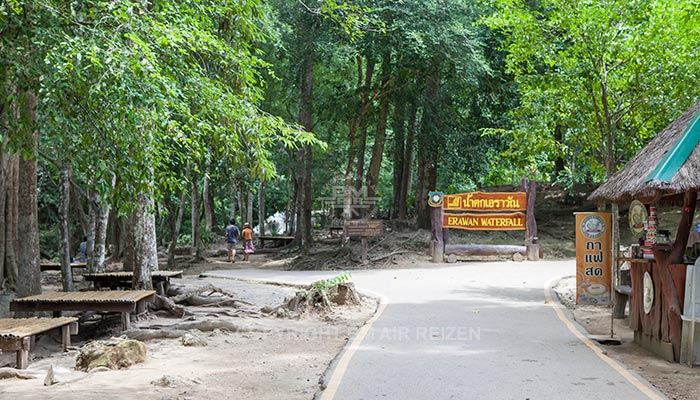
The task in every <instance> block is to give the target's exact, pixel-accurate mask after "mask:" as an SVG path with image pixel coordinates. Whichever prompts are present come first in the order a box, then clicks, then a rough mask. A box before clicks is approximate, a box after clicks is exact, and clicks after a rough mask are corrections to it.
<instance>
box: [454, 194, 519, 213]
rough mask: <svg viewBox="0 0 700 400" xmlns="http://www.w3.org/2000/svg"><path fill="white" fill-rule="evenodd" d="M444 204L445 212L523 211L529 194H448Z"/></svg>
mask: <svg viewBox="0 0 700 400" xmlns="http://www.w3.org/2000/svg"><path fill="white" fill-rule="evenodd" d="M443 202H444V205H445V206H444V208H445V211H521V210H525V209H527V193H525V192H513V193H502V192H493V193H488V192H472V193H461V194H446V195H444V196H443Z"/></svg>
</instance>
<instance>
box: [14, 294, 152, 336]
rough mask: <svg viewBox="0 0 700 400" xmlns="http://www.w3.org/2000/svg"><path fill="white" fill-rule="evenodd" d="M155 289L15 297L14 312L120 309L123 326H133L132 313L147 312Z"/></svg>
mask: <svg viewBox="0 0 700 400" xmlns="http://www.w3.org/2000/svg"><path fill="white" fill-rule="evenodd" d="M155 294H156V292H155V291H153V290H109V291H97V292H93V291H90V292H49V293H42V294H37V295H34V296H28V297H22V298H20V299H14V300H12V302H11V303H10V311H14V312H37V311H52V312H53V313H54V316H55V317H60V316H61V312H63V311H103V312H118V313H121V315H122V329H123V330H128V329H129V327H130V325H131V319H130V314H131V313H134V312H137V313H142V312H144V311H146V304H147V303H148V302H152V301H153V300H154V299H155Z"/></svg>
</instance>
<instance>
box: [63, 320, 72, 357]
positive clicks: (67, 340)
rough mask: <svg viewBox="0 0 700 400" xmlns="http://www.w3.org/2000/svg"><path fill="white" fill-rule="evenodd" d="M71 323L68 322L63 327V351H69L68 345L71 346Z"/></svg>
mask: <svg viewBox="0 0 700 400" xmlns="http://www.w3.org/2000/svg"><path fill="white" fill-rule="evenodd" d="M70 325H71V324H66V325H63V326H62V327H61V336H62V339H63V340H62V343H63V351H68V347H70Z"/></svg>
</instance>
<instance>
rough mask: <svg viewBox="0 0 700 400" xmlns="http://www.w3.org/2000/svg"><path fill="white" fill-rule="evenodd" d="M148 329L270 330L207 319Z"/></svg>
mask: <svg viewBox="0 0 700 400" xmlns="http://www.w3.org/2000/svg"><path fill="white" fill-rule="evenodd" d="M147 328H148V329H158V330H160V329H169V330H175V331H178V330H183V331H189V330H194V329H196V330H199V331H202V332H211V331H213V330H215V329H220V330H225V331H229V332H243V333H245V332H270V330H269V329H258V328H248V327H244V326H241V325H238V324H234V323H233V322H229V321H222V320H206V321H192V322H180V323H177V324H172V325H151V326H149V327H147Z"/></svg>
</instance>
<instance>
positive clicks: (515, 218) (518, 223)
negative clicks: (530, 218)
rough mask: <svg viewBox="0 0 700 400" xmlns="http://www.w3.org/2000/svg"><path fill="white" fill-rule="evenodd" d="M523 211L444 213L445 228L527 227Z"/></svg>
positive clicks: (443, 223) (500, 229) (489, 228)
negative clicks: (504, 212)
mask: <svg viewBox="0 0 700 400" xmlns="http://www.w3.org/2000/svg"><path fill="white" fill-rule="evenodd" d="M525 219H526V216H525V214H523V213H509V214H469V213H466V214H444V215H443V217H442V226H443V228H454V229H467V230H494V231H517V230H523V229H525Z"/></svg>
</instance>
